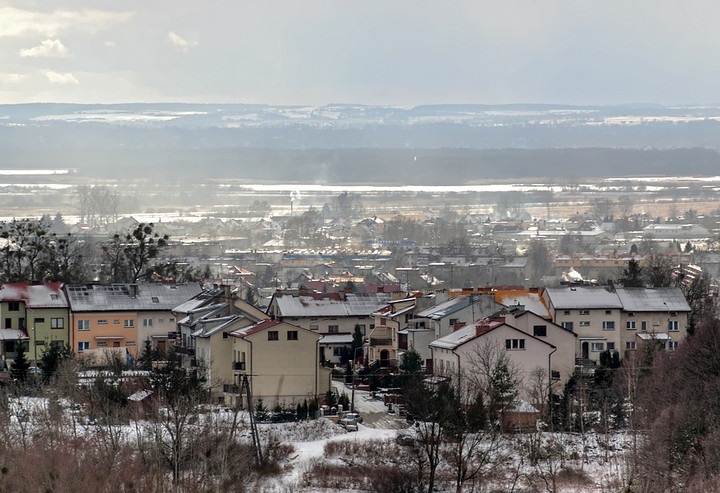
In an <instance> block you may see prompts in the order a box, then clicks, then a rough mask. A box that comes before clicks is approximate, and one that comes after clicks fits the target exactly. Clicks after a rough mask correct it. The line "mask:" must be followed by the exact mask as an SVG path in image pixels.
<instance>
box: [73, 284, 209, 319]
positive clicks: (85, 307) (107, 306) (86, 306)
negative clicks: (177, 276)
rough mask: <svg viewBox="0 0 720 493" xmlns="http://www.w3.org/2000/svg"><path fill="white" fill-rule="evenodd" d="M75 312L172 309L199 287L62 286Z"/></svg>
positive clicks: (176, 285) (165, 285) (195, 293)
mask: <svg viewBox="0 0 720 493" xmlns="http://www.w3.org/2000/svg"><path fill="white" fill-rule="evenodd" d="M65 289H66V291H67V295H68V301H69V303H70V307H71V309H72V310H73V311H75V312H91V311H120V310H131V311H150V310H168V311H169V310H172V309H173V308H175V307H177V306H179V305H180V304H181V303H184V302H185V301H187V300H189V299H191V298H193V297H194V296H197V295H198V294H199V293H200V291H201V288H200V285H199V284H197V283H187V284H179V283H178V284H158V283H141V284H87V285H85V284H83V285H73V286H66V287H65Z"/></svg>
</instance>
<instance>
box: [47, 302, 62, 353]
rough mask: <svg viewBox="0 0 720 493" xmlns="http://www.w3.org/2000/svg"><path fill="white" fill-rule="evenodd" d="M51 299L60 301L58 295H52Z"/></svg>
mask: <svg viewBox="0 0 720 493" xmlns="http://www.w3.org/2000/svg"><path fill="white" fill-rule="evenodd" d="M50 299H51V300H53V301H55V300H57V299H58V295H56V294H51V295H50ZM59 342H62V341H59Z"/></svg>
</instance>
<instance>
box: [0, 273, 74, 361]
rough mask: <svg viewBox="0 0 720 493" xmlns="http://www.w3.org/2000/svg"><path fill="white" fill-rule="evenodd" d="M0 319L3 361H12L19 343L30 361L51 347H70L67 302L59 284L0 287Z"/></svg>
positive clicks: (18, 284) (21, 284)
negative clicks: (23, 345)
mask: <svg viewBox="0 0 720 493" xmlns="http://www.w3.org/2000/svg"><path fill="white" fill-rule="evenodd" d="M0 318H1V319H2V328H1V329H0V340H2V341H3V343H2V345H1V346H0V349H1V351H2V356H3V359H14V358H15V355H16V351H17V344H21V343H23V344H25V350H26V351H27V352H28V354H27V358H28V359H30V360H32V361H37V360H38V359H40V358H41V357H42V355H43V353H44V352H45V350H46V349H47V348H49V347H51V346H60V347H64V346H68V345H69V344H70V337H69V311H68V301H67V298H66V296H65V293H64V291H63V284H62V283H46V284H25V283H3V284H0ZM22 341H24V342H22Z"/></svg>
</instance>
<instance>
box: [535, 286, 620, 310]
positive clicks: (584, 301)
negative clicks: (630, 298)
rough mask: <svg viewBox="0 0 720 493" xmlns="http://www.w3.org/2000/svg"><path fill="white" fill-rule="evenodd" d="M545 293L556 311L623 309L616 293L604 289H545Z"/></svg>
mask: <svg viewBox="0 0 720 493" xmlns="http://www.w3.org/2000/svg"><path fill="white" fill-rule="evenodd" d="M545 292H546V293H547V294H548V296H549V297H550V302H551V303H552V305H553V307H555V309H556V310H569V309H575V310H590V309H593V308H622V307H623V305H622V303H621V302H620V298H618V295H617V293H616V292H614V291H608V290H607V289H605V288H604V287H586V286H577V287H569V288H547V289H546V290H545Z"/></svg>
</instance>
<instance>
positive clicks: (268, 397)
mask: <svg viewBox="0 0 720 493" xmlns="http://www.w3.org/2000/svg"><path fill="white" fill-rule="evenodd" d="M230 336H231V339H232V370H233V374H234V378H235V382H234V396H233V397H231V401H234V399H236V398H237V393H236V392H237V390H238V388H239V387H240V384H241V382H242V379H243V378H244V377H246V376H247V377H248V379H249V383H250V389H251V392H252V396H253V399H258V398H262V400H263V403H264V405H265V406H267V407H268V408H271V407H273V406H275V405H277V404H280V405H285V406H290V405H294V404H297V403H299V402H302V401H303V400H305V399H308V400H310V399H312V398H315V397H317V396H319V395H323V394H325V393H326V392H327V391H328V390H329V388H330V370H327V369H325V368H322V367H321V366H320V361H319V358H320V356H319V341H320V338H321V337H322V336H321V335H320V334H318V333H316V332H313V331H311V330H308V329H303V328H302V327H298V326H297V325H292V324H289V323H286V322H282V321H279V320H264V321H262V322H260V323H257V324H254V325H251V326H249V327H245V328H242V329H239V330H236V331H234V332H232V333H231V334H230ZM232 403H234V402H232ZM243 404H244V405H246V402H245V401H244V402H243Z"/></svg>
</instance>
